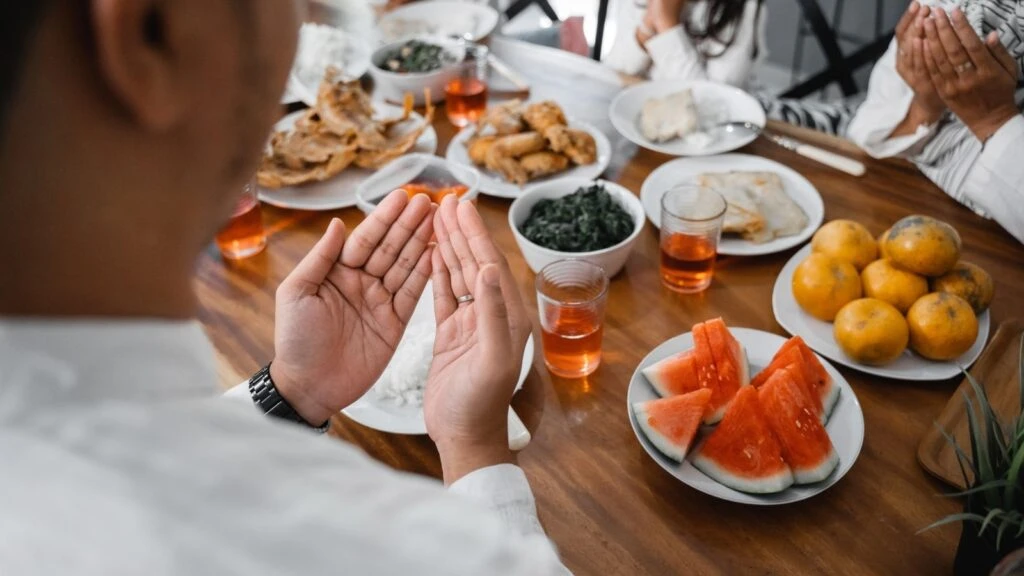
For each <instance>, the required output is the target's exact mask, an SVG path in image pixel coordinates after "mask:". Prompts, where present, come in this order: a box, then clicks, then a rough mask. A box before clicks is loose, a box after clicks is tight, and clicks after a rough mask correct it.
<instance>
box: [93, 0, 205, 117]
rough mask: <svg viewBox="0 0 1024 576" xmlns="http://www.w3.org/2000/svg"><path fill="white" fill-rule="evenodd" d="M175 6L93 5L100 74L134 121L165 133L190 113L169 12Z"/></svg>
mask: <svg viewBox="0 0 1024 576" xmlns="http://www.w3.org/2000/svg"><path fill="white" fill-rule="evenodd" d="M173 3H174V2H160V1H157V0H92V7H93V9H92V28H93V36H94V38H95V45H96V53H97V58H98V61H99V68H100V74H101V76H102V77H103V78H104V80H105V81H106V83H107V85H108V87H109V89H110V91H111V92H112V93H113V95H114V97H115V98H116V99H117V100H118V101H120V103H121V104H122V105H123V106H124V108H125V110H126V111H127V113H128V114H129V115H130V116H132V117H133V118H134V119H135V120H136V121H138V122H139V123H141V124H143V125H145V126H146V127H148V128H150V129H154V130H166V129H168V128H170V127H171V126H173V125H174V124H175V123H177V121H178V120H179V119H180V117H181V115H182V113H183V112H184V111H185V110H186V108H187V102H186V95H185V94H184V93H183V89H184V87H183V86H182V83H181V82H180V79H179V78H176V75H177V74H178V72H179V71H178V70H177V69H176V66H177V65H178V64H179V62H177V61H176V54H175V53H174V47H173V45H172V44H173V43H172V42H169V41H168V40H169V38H170V34H169V30H168V25H169V24H170V22H169V18H168V13H167V10H168V9H169V7H170V6H171V5H172V4H173Z"/></svg>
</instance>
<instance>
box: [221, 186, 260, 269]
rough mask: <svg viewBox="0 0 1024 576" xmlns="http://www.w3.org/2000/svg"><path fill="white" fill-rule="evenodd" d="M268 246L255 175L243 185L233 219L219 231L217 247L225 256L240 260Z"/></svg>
mask: <svg viewBox="0 0 1024 576" xmlns="http://www.w3.org/2000/svg"><path fill="white" fill-rule="evenodd" d="M266 246H267V235H266V233H265V232H264V231H263V213H262V211H261V210H260V201H259V198H257V197H256V179H255V177H254V178H253V179H252V180H250V181H249V182H248V183H246V184H245V186H243V187H242V194H241V196H239V198H238V203H237V204H235V213H234V215H233V216H231V220H230V221H228V223H227V225H225V226H224V228H221V230H220V232H218V233H217V247H218V248H220V253H221V254H223V255H224V257H225V258H230V259H231V260H238V259H241V258H248V257H249V256H253V255H255V254H259V253H260V252H262V251H263V249H264V248H266Z"/></svg>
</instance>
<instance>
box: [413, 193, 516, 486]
mask: <svg viewBox="0 0 1024 576" xmlns="http://www.w3.org/2000/svg"><path fill="white" fill-rule="evenodd" d="M434 230H435V232H436V234H437V248H436V249H435V250H434V255H433V268H434V272H433V277H432V283H433V287H434V312H435V315H436V317H437V336H436V338H435V341H434V342H435V343H434V360H433V362H432V363H431V365H430V375H429V376H428V378H427V387H426V391H425V394H424V399H423V413H424V418H425V420H426V424H427V432H428V433H429V434H430V437H431V439H433V440H434V442H435V443H436V444H437V448H438V452H439V453H440V455H441V464H442V468H443V469H444V479H445V483H447V484H450V483H452V482H454V481H455V480H457V479H459V478H460V477H462V476H464V475H465V474H467V473H469V472H472V471H473V470H476V469H479V468H483V467H485V466H491V465H494V464H499V463H502V462H508V461H511V459H512V454H511V452H510V451H509V449H508V406H509V402H510V401H511V400H512V394H513V392H514V391H515V387H516V382H517V380H518V376H519V371H520V368H521V366H522V358H523V350H524V349H525V347H526V340H527V338H529V335H530V331H531V323H530V320H529V318H528V316H527V314H526V308H525V307H524V306H523V301H522V298H521V296H520V294H519V290H518V288H517V287H516V284H515V280H514V279H513V278H512V273H511V271H510V270H509V267H508V262H507V261H506V260H505V257H504V256H503V255H502V254H501V251H499V250H498V248H497V246H495V245H494V242H493V241H492V240H491V237H490V234H489V233H488V232H487V228H486V227H485V226H484V223H483V221H482V220H481V219H480V215H479V214H478V213H477V211H476V208H475V207H474V206H473V205H472V204H471V203H468V202H463V203H459V202H458V201H457V200H456V199H455V197H453V196H449V197H447V198H445V199H444V201H443V202H442V203H441V207H440V209H439V210H438V211H437V214H436V215H435V217H434ZM467 296H471V297H472V299H471V300H469V301H468V302H462V303H460V302H459V301H458V299H459V298H460V297H467ZM464 299H465V298H464Z"/></svg>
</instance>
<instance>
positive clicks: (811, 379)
mask: <svg viewBox="0 0 1024 576" xmlns="http://www.w3.org/2000/svg"><path fill="white" fill-rule="evenodd" d="M779 370H789V371H790V372H791V376H793V378H794V379H795V380H796V382H797V384H799V385H800V387H801V388H802V389H803V390H804V394H806V395H807V399H808V400H810V401H811V404H812V405H813V407H814V413H815V414H817V415H818V417H819V418H820V419H821V420H822V421H825V419H826V417H825V409H824V407H823V406H822V404H821V396H820V395H819V393H818V386H817V384H816V382H817V375H816V374H815V373H814V371H813V369H812V368H811V367H810V366H808V365H807V362H806V361H804V357H803V355H802V354H800V350H798V349H797V348H796V347H793V346H790V347H789V348H785V349H782V350H780V351H779V352H778V353H776V354H775V357H774V358H772V361H771V363H769V364H768V366H766V367H765V369H764V370H761V371H760V372H758V374H757V376H755V377H754V379H753V380H752V381H751V382H750V384H751V385H752V386H754V387H755V388H760V387H761V386H764V385H765V383H766V382H768V379H769V378H771V376H772V375H773V374H775V373H776V372H778V371H779Z"/></svg>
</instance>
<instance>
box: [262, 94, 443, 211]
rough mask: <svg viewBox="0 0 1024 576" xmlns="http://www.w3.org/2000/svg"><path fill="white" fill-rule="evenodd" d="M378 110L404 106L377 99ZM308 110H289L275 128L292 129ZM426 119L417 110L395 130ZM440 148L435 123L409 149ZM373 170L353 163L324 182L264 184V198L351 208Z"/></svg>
mask: <svg viewBox="0 0 1024 576" xmlns="http://www.w3.org/2000/svg"><path fill="white" fill-rule="evenodd" d="M373 107H374V110H376V111H377V113H378V114H379V115H380V116H381V117H391V116H400V115H401V114H402V108H401V107H399V106H392V105H391V104H386V103H384V102H374V103H373ZM303 113H304V112H302V111H299V112H295V113H294V114H289V115H288V116H285V117H284V118H283V119H281V121H280V122H278V123H277V125H276V126H274V130H275V131H281V130H291V128H292V127H293V126H294V125H295V121H296V120H297V119H298V118H299V117H300V116H302V114H303ZM422 121H423V117H422V116H420V115H419V114H417V113H415V112H413V113H412V115H411V116H410V117H409V120H407V121H405V122H403V123H402V124H399V125H398V126H396V127H395V128H393V130H394V131H395V134H403V133H404V131H411V130H412V128H413V127H415V126H418V125H419V122H422ZM436 150H437V133H436V132H434V127H433V126H428V127H427V129H426V130H424V131H423V134H422V135H420V138H419V140H417V141H416V145H415V146H413V147H412V149H410V150H409V153H410V154H412V153H413V152H420V153H423V154H433V153H434V152H435V151H436ZM371 174H373V170H366V169H364V168H357V167H355V166H350V167H348V168H346V169H345V170H344V171H342V173H341V174H338V175H337V176H335V177H334V178H331V179H330V180H326V181H324V182H313V183H311V184H303V185H302V186H288V187H285V188H278V189H276V190H273V189H269V188H263V187H260V189H259V195H260V200H262V201H264V202H266V203H267V204H270V205H273V206H277V207H279V208H291V209H294V210H335V209H338V208H348V207H349V206H355V205H356V187H357V186H359V183H360V182H362V181H363V180H366V179H367V178H369V177H370V175H371Z"/></svg>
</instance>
